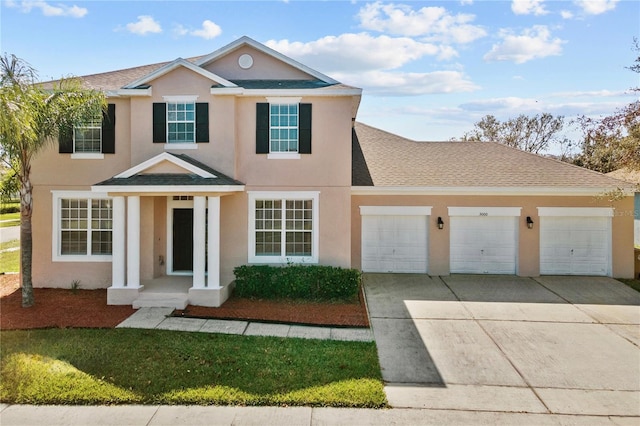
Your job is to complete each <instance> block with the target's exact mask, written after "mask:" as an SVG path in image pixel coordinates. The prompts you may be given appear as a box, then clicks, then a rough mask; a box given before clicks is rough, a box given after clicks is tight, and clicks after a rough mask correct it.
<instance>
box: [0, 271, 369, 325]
mask: <svg viewBox="0 0 640 426" xmlns="http://www.w3.org/2000/svg"><path fill="white" fill-rule="evenodd" d="M34 296H35V300H36V304H35V305H34V306H32V307H30V308H23V307H22V292H21V290H20V288H19V276H18V275H2V276H0V330H17V329H31V328H73V327H80V328H81V327H86V328H113V327H115V326H116V325H118V324H119V323H121V322H122V321H124V320H125V319H126V318H127V317H129V316H130V315H132V314H133V313H134V312H135V311H136V310H135V309H133V308H131V306H109V305H107V291H106V290H105V289H101V290H77V291H76V292H75V293H74V292H72V291H71V290H68V289H51V288H36V289H34ZM364 306H365V305H364V302H363V297H362V295H361V296H360V303H351V304H345V303H308V302H296V301H272V300H251V299H244V298H236V297H231V298H230V299H229V300H227V301H226V302H225V303H224V304H223V306H221V307H220V308H207V307H202V306H191V305H189V306H187V308H186V309H185V310H183V311H178V310H177V311H175V312H174V314H173V315H174V316H183V317H197V318H221V319H222V318H223V319H240V320H253V321H265V322H280V323H297V324H313V325H331V326H344V327H368V326H369V321H368V318H367V313H366V309H365V307H364Z"/></svg>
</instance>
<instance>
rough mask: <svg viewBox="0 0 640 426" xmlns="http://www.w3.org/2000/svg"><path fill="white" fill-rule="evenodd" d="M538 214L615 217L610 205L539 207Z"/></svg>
mask: <svg viewBox="0 0 640 426" xmlns="http://www.w3.org/2000/svg"><path fill="white" fill-rule="evenodd" d="M538 216H574V217H575V216H581V217H602V216H604V217H613V209H612V208H610V207H538Z"/></svg>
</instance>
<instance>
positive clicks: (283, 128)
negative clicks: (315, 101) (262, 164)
mask: <svg viewBox="0 0 640 426" xmlns="http://www.w3.org/2000/svg"><path fill="white" fill-rule="evenodd" d="M269 131H270V133H271V136H270V138H269V140H270V148H269V152H298V104H291V105H288V104H283V105H277V104H276V105H274V104H271V105H270V106H269Z"/></svg>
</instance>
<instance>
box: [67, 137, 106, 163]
mask: <svg viewBox="0 0 640 426" xmlns="http://www.w3.org/2000/svg"><path fill="white" fill-rule="evenodd" d="M74 145H75V141H74ZM71 159H72V160H104V154H102V153H99V152H77V153H73V154H71Z"/></svg>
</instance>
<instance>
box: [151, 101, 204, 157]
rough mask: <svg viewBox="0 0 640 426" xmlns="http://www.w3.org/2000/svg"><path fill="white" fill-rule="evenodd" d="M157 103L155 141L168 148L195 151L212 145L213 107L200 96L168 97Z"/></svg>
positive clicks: (155, 106) (154, 122)
mask: <svg viewBox="0 0 640 426" xmlns="http://www.w3.org/2000/svg"><path fill="white" fill-rule="evenodd" d="M163 98H164V100H165V101H166V102H154V104H153V142H154V143H164V144H166V145H165V149H194V148H196V145H195V144H196V143H201V142H209V104H208V103H206V102H196V98H197V96H164V97H163Z"/></svg>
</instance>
